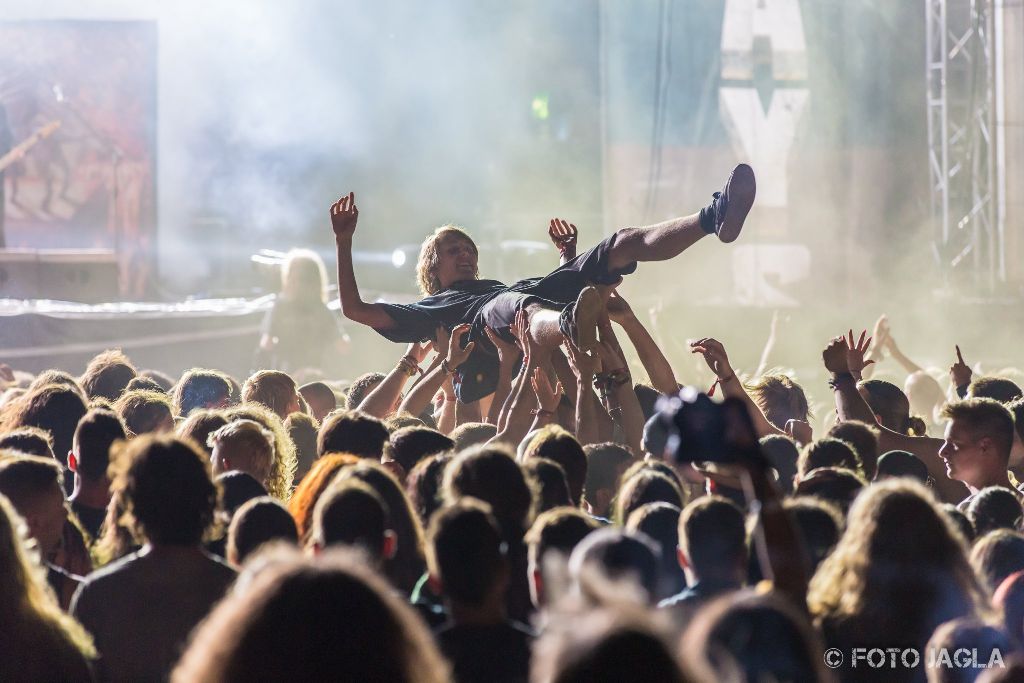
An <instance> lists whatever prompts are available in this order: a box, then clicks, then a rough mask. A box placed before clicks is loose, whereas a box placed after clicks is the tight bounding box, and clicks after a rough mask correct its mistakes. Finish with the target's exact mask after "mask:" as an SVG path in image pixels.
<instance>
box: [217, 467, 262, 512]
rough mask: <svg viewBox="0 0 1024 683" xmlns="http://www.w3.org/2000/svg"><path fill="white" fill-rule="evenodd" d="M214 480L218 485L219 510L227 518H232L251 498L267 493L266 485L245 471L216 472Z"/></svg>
mask: <svg viewBox="0 0 1024 683" xmlns="http://www.w3.org/2000/svg"><path fill="white" fill-rule="evenodd" d="M215 481H216V482H217V486H218V487H220V506H221V510H222V511H223V512H224V514H225V515H226V516H227V518H228V519H232V518H234V516H235V512H237V511H238V509H239V508H240V507H242V506H243V505H245V504H246V503H248V502H249V501H250V500H252V499H253V498H262V497H263V496H265V495H267V487H266V486H264V485H263V484H261V483H260V482H259V481H258V480H257V479H256V478H255V477H254V476H252V475H251V474H249V473H247V472H240V471H238V470H230V471H228V472H224V473H223V474H218V475H217V476H216V478H215Z"/></svg>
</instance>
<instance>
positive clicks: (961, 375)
mask: <svg viewBox="0 0 1024 683" xmlns="http://www.w3.org/2000/svg"><path fill="white" fill-rule="evenodd" d="M973 374H974V373H973V371H972V370H971V366H970V365H968V364H967V363H965V362H964V356H963V354H962V353H960V347H959V346H957V347H956V362H955V363H953V364H952V365H951V366H949V380H950V382H952V383H953V387H954V388H960V387H965V386H967V385H968V384H970V383H971V375H973Z"/></svg>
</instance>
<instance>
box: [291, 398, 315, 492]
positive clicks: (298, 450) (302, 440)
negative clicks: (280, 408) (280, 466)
mask: <svg viewBox="0 0 1024 683" xmlns="http://www.w3.org/2000/svg"><path fill="white" fill-rule="evenodd" d="M284 427H285V429H287V430H288V436H289V437H291V440H292V443H294V444H295V460H296V464H295V474H294V476H293V477H292V483H293V485H296V486H297V485H298V483H299V481H301V480H302V478H303V477H304V476H306V472H309V468H310V467H312V466H313V463H314V462H315V461H316V458H317V451H316V437H317V428H316V422H315V420H314V419H313V418H312V417H311V416H309V415H306V414H305V413H292V414H291V415H289V416H288V417H287V419H285V421H284Z"/></svg>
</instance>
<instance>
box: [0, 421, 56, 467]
mask: <svg viewBox="0 0 1024 683" xmlns="http://www.w3.org/2000/svg"><path fill="white" fill-rule="evenodd" d="M5 449H9V450H12V451H18V452H19V453H24V454H25V455H38V456H39V457H40V458H50V459H51V460H55V459H56V457H57V456H56V455H54V453H53V437H52V436H50V432H48V431H46V430H43V429H39V428H38V427H18V428H17V429H12V430H11V431H9V432H7V433H6V434H2V435H0V450H5Z"/></svg>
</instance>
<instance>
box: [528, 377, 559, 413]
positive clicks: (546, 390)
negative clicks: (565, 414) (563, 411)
mask: <svg viewBox="0 0 1024 683" xmlns="http://www.w3.org/2000/svg"><path fill="white" fill-rule="evenodd" d="M530 385H531V386H532V387H533V393H534V394H536V395H537V406H538V407H539V408H540V409H541V410H545V411H547V412H549V413H553V412H555V410H557V409H558V402H559V401H560V400H561V399H562V383H561V382H556V383H555V386H554V387H553V388H552V386H551V380H550V379H548V373H546V372H544V370H543V368H534V369H533V376H532V377H531V378H530Z"/></svg>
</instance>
